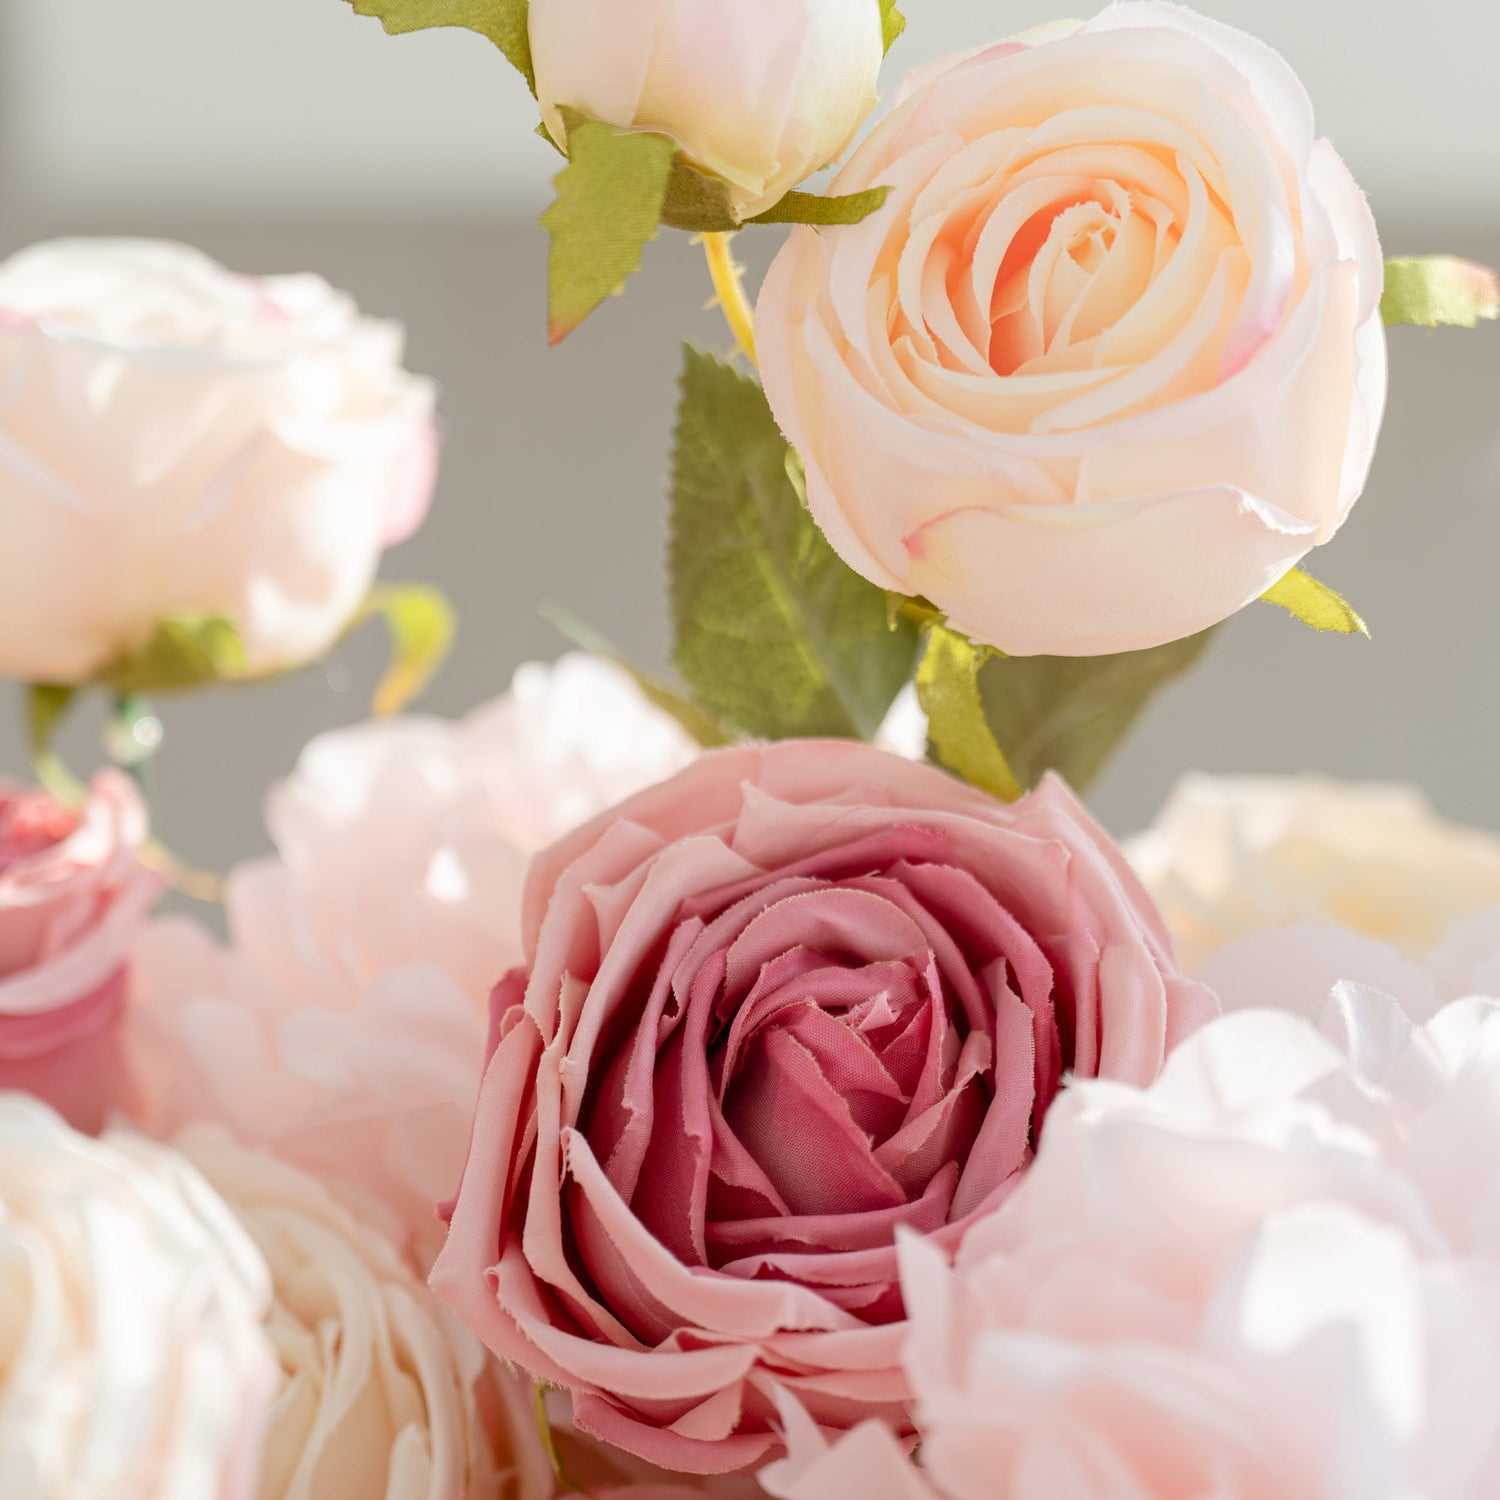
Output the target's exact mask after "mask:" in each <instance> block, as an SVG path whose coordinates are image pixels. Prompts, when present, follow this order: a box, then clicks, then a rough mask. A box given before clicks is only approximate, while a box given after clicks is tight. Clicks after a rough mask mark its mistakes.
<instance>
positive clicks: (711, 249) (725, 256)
mask: <svg viewBox="0 0 1500 1500" xmlns="http://www.w3.org/2000/svg"><path fill="white" fill-rule="evenodd" d="M702 238H703V253H704V255H706V256H707V257H708V274H709V275H710V276H712V277H713V281H714V291H715V292H716V293H717V294H718V303H719V306H720V307H721V308H723V310H724V321H725V322H726V323H728V324H729V331H730V332H731V333H732V334H733V335H734V341H735V343H736V344H738V345H739V347H740V351H741V352H742V353H743V354H744V356H745V358H746V359H748V360H749V361H750V363H751V364H752V365H753V364H755V362H756V360H755V314H754V312H753V311H752V310H751V307H750V299H749V298H748V297H746V296H745V283H744V281H743V280H742V279H741V278H742V277H743V276H744V274H745V268H744V267H743V266H741V265H739V264H737V263H736V261H735V258H734V255H733V253H732V251H731V250H730V241H731V240H732V239H733V238H734V234H733V231H731V232H730V233H728V234H705V235H704V236H703V237H702Z"/></svg>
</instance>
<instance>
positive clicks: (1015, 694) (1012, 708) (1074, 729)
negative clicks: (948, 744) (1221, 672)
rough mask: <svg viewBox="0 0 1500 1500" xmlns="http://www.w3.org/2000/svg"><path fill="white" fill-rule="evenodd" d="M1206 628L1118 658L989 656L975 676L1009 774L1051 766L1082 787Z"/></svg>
mask: <svg viewBox="0 0 1500 1500" xmlns="http://www.w3.org/2000/svg"><path fill="white" fill-rule="evenodd" d="M1212 633H1213V632H1212V631H1204V632H1202V633H1201V634H1199V635H1193V636H1188V637H1187V638H1186V639H1185V640H1180V641H1172V642H1170V643H1169V644H1167V645H1165V646H1156V647H1154V648H1152V649H1151V650H1149V651H1127V652H1124V653H1122V654H1120V655H1117V656H1005V657H1001V656H995V657H992V658H991V659H990V660H989V661H988V662H986V663H985V665H984V668H983V671H982V672H981V673H980V677H979V692H980V696H981V698H982V699H983V702H984V709H985V717H986V719H987V720H988V722H989V726H990V730H991V732H992V733H993V735H994V737H995V743H996V744H998V745H999V746H1000V747H1001V749H1002V750H1003V752H1004V754H1005V759H1006V761H1007V762H1008V763H1009V765H1010V768H1011V770H1012V771H1013V772H1014V773H1015V776H1016V779H1017V780H1018V781H1019V782H1020V783H1021V785H1022V786H1025V787H1033V786H1035V785H1036V784H1037V782H1039V781H1040V780H1041V779H1042V776H1043V774H1044V773H1045V772H1047V771H1057V772H1058V773H1059V774H1061V775H1062V776H1063V777H1064V778H1065V779H1066V780H1067V782H1068V783H1069V784H1070V785H1071V786H1072V787H1073V789H1074V790H1075V791H1079V792H1082V791H1084V790H1085V789H1086V788H1087V787H1088V786H1089V784H1090V783H1091V782H1092V781H1093V780H1094V778H1095V777H1096V776H1097V775H1098V774H1099V772H1100V771H1101V770H1102V769H1103V768H1104V765H1105V763H1106V762H1107V761H1108V759H1109V757H1110V755H1111V754H1112V753H1113V752H1114V750H1115V748H1116V747H1117V746H1118V745H1119V743H1120V741H1121V740H1123V739H1124V737H1125V734H1126V732H1127V731H1128V730H1129V729H1130V727H1131V726H1132V725H1133V724H1134V723H1135V721H1136V719H1137V718H1139V716H1140V714H1141V710H1142V709H1144V708H1145V706H1146V704H1147V703H1148V702H1150V700H1151V698H1152V697H1153V696H1154V695H1155V694H1156V693H1157V692H1158V691H1160V689H1162V688H1163V687H1165V686H1166V685H1167V683H1169V682H1171V681H1172V679H1173V678H1175V677H1179V676H1181V675H1182V673H1184V672H1186V671H1187V670H1188V668H1189V667H1191V666H1192V665H1193V664H1194V662H1196V661H1197V660H1198V658H1199V656H1200V655H1202V653H1203V648H1204V647H1205V646H1206V645H1207V644H1208V640H1209V637H1210V636H1211V635H1212Z"/></svg>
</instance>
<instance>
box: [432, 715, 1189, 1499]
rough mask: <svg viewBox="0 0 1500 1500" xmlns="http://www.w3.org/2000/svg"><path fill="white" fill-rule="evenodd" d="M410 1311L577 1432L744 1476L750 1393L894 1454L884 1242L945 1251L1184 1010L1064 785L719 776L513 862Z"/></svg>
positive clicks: (891, 765)
mask: <svg viewBox="0 0 1500 1500" xmlns="http://www.w3.org/2000/svg"><path fill="white" fill-rule="evenodd" d="M525 922H526V933H525V936H526V953H527V961H528V966H527V969H525V970H518V971H516V972H515V973H513V974H511V975H510V976H508V977H507V978H506V979H505V980H504V981H502V983H501V984H500V985H499V986H498V987H497V989H496V993H495V999H494V1010H493V1020H492V1026H491V1038H490V1040H491V1057H490V1062H489V1067H488V1069H487V1071H486V1073H485V1077H484V1082H483V1085H482V1087H481V1089H480V1093H479V1099H478V1104H477V1108H476V1112H475V1117H474V1128H473V1140H472V1145H471V1147H470V1152H469V1158H468V1162H467V1165H466V1166H465V1168H464V1175H463V1185H462V1187H461V1189H460V1191H459V1195H458V1200H457V1203H456V1205H455V1207H454V1210H453V1216H452V1221H451V1228H450V1232H449V1236H448V1240H447V1243H446V1245H445V1246H444V1249H443V1252H442V1254H441V1255H440V1256H439V1259H438V1262H437V1265H436V1267H435V1268H434V1271H433V1285H434V1286H435V1287H437V1289H438V1290H439V1291H440V1292H441V1294H442V1295H443V1296H444V1298H446V1299H447V1300H448V1301H449V1302H450V1303H451V1305H452V1306H453V1307H454V1308H455V1309H456V1310H457V1311H458V1313H459V1314H460V1316H461V1317H462V1318H463V1319H464V1321H465V1322H466V1323H467V1324H468V1325H469V1326H470V1327H471V1328H472V1329H473V1330H474V1331H475V1332H476V1333H477V1334H478V1335H479V1336H480V1337H481V1338H482V1339H483V1340H484V1342H485V1343H486V1344H488V1345H489V1346H490V1348H492V1349H493V1350H494V1351H495V1352H496V1353H497V1354H499V1355H500V1356H501V1357H502V1358H504V1359H505V1360H507V1361H510V1362H512V1363H514V1364H516V1365H518V1366H520V1367H521V1368H522V1369H525V1370H528V1371H530V1372H531V1373H532V1374H533V1375H535V1376H536V1377H537V1378H539V1379H542V1380H545V1381H547V1382H548V1383H550V1384H555V1385H558V1386H561V1387H563V1388H565V1389H567V1390H569V1391H570V1392H571V1393H572V1395H573V1400H574V1417H575V1420H576V1422H577V1424H578V1426H579V1427H580V1428H581V1429H582V1430H583V1431H584V1432H586V1433H590V1434H592V1435H594V1436H596V1437H599V1438H602V1439H604V1440H606V1441H608V1442H612V1443H615V1444H617V1445H618V1446H620V1447H622V1448H625V1449H627V1450H629V1451H631V1452H633V1453H636V1454H638V1455H640V1456H642V1457H644V1458H646V1459H648V1460H649V1461H651V1462H653V1463H656V1464H659V1465H661V1466H662V1467H664V1468H667V1469H677V1470H683V1471H691V1472H697V1473H730V1472H734V1471H745V1472H748V1471H750V1470H752V1469H753V1468H754V1467H755V1466H756V1465H758V1464H760V1463H762V1462H764V1461H765V1460H766V1459H767V1458H768V1457H770V1456H772V1455H774V1454H775V1453H776V1452H777V1451H778V1450H779V1446H780V1441H781V1439H780V1434H779V1423H778V1420H777V1415H776V1402H777V1393H778V1392H779V1391H780V1390H782V1389H783V1388H785V1389H789V1390H792V1391H795V1392H796V1393H797V1394H798V1396H799V1398H800V1399H801V1400H803V1401H804V1402H805V1403H806V1404H807V1406H808V1407H809V1409H810V1410H811V1411H812V1413H813V1415H814V1417H815V1419H816V1420H817V1421H818V1422H819V1423H820V1424H822V1425H823V1426H825V1427H826V1428H828V1429H830V1430H838V1429H842V1428H847V1427H851V1426H854V1425H855V1424H857V1423H858V1422H859V1421H860V1420H861V1419H862V1418H863V1417H865V1416H868V1415H871V1414H879V1415H881V1416H884V1417H887V1418H889V1419H890V1420H891V1421H892V1422H893V1423H895V1424H896V1425H897V1426H898V1427H899V1428H901V1429H902V1430H903V1431H905V1430H909V1426H908V1424H907V1402H908V1398H909V1395H910V1391H909V1388H908V1385H907V1381H906V1378H905V1375H904V1374H903V1372H902V1370H901V1366H900V1358H899V1355H900V1348H901V1343H902V1340H903V1337H904V1333H905V1317H906V1313H905V1306H904V1302H903V1297H902V1292H901V1287H900V1284H899V1277H898V1273H897V1259H896V1242H897V1236H898V1234H900V1233H902V1232H911V1233H914V1234H918V1235H921V1236H923V1237H927V1238H931V1239H932V1240H933V1241H934V1242H936V1243H939V1244H941V1245H943V1246H945V1247H948V1248H952V1247H954V1246H956V1245H957V1244H958V1243H959V1242H960V1241H961V1240H962V1239H963V1237H964V1235H965V1234H966V1233H968V1232H969V1231H970V1230H971V1229H972V1227H973V1226H974V1225H976V1224H978V1223H981V1222H982V1221H983V1220H984V1218H985V1217H986V1216H987V1215H989V1214H991V1213H993V1212H994V1210H995V1208H996V1207H997V1206H998V1205H999V1204H1000V1203H1002V1202H1003V1201H1004V1200H1005V1198H1006V1197H1007V1195H1008V1194H1010V1193H1011V1192H1012V1191H1013V1190H1014V1189H1015V1188H1016V1185H1017V1184H1018V1183H1019V1182H1021V1181H1022V1180H1023V1179H1024V1176H1025V1173H1026V1170H1027V1167H1028V1165H1029V1163H1030V1161H1031V1156H1032V1151H1033V1149H1034V1145H1035V1142H1036V1140H1037V1139H1038V1136H1039V1135H1040V1133H1041V1132H1042V1130H1043V1129H1044V1120H1045V1118H1046V1117H1047V1112H1048V1110H1049V1109H1051V1108H1053V1107H1054V1105H1055V1101H1056V1099H1057V1098H1058V1097H1059V1090H1060V1087H1061V1084H1062V1080H1063V1077H1064V1075H1067V1074H1073V1075H1076V1076H1080V1077H1090V1076H1095V1075H1104V1076H1109V1077H1117V1078H1126V1079H1131V1080H1133V1081H1135V1082H1138V1083H1143V1084H1144V1083H1148V1082H1150V1080H1151V1079H1152V1078H1154V1077H1155V1076H1156V1074H1157V1072H1158V1070H1159V1069H1160V1067H1161V1065H1162V1061H1163V1058H1164V1057H1165V1056H1166V1055H1167V1053H1168V1052H1169V1051H1170V1049H1171V1048H1172V1047H1173V1046H1174V1045H1175V1044H1176V1043H1177V1042H1178V1041H1179V1040H1180V1039H1181V1038H1182V1037H1183V1036H1185V1035H1187V1034H1188V1033H1189V1032H1190V1031H1191V1030H1192V1029H1193V1028H1194V1027H1195V1026H1197V1025H1199V1024H1201V1023H1202V1021H1203V1020H1205V1019H1206V1018H1207V1017H1208V1016H1210V1015H1212V1014H1214V1012H1215V1009H1216V1007H1215V1005H1214V1001H1213V998H1212V996H1211V995H1209V994H1208V993H1207V992H1206V991H1205V990H1203V989H1202V988H1201V987H1199V986H1197V985H1195V984H1193V983H1192V982H1191V981H1189V980H1186V979H1184V978H1183V977H1182V976H1181V974H1180V972H1179V971H1178V970H1177V967H1176V965H1175V963H1174V961H1173V959H1172V955H1171V950H1170V945H1169V944H1168V942H1167V940H1166V938H1165V934H1164V932H1163V930H1162V928H1161V926H1160V922H1159V919H1158V918H1157V915H1156V913H1155V912H1154V911H1153V910H1152V908H1151V906H1150V904H1149V902H1147V900H1146V899H1145V896H1144V894H1143V892H1142V891H1141V890H1140V888H1139V886H1138V885H1137V884H1136V882H1135V881H1134V879H1133V878H1132V876H1131V874H1130V872H1129V869H1128V867H1127V866H1126V865H1125V863H1124V861H1123V859H1122V858H1121V857H1120V855H1119V853H1118V851H1117V850H1115V849H1114V847H1113V846H1112V845H1111V844H1110V843H1109V841H1108V840H1107V838H1106V837H1105V836H1104V835H1103V833H1102V832H1101V831H1100V830H1099V829H1098V828H1096V827H1095V826H1094V824H1093V823H1092V822H1090V820H1089V818H1088V816H1087V814H1086V813H1085V812H1084V810H1083V809H1082V807H1080V806H1079V804H1078V802H1077V801H1076V800H1075V799H1074V797H1073V796H1072V794H1071V793H1070V792H1069V791H1068V790H1067V788H1066V787H1065V786H1064V785H1063V784H1062V783H1061V782H1060V781H1058V780H1056V779H1048V780H1047V781H1046V782H1044V784H1043V785H1042V786H1041V787H1040V788H1039V789H1038V790H1037V791H1036V792H1034V793H1032V794H1031V795H1030V796H1028V797H1027V798H1025V799H1023V800H1022V801H1020V802H1018V803H1016V804H1014V805H1013V806H1006V805H1004V804H1002V803H999V802H997V801H995V800H994V799H993V798H991V797H988V796H985V795H984V794H983V793H981V792H978V791H976V790H975V789H974V788H972V787H968V786H965V785H963V784H962V783H960V782H958V781H956V780H954V779H952V778H950V777H948V776H947V775H945V774H944V773H942V772H940V771H938V770H936V769H934V768H933V767H931V766H926V765H918V764H913V763H912V762H910V761H907V760H904V759H901V758H900V757H898V756H894V755H890V754H887V753H884V752H881V751H878V750H875V749H872V748H870V747H869V746H865V745H860V744H853V743H848V742H832V741H798V740H790V741H784V742H782V743H780V744H775V745H771V746H769V747H756V746H751V747H745V748H743V749H733V750H723V751H717V752H712V753H710V754H707V755H705V756H703V757H702V758H701V759H700V760H699V761H697V762H696V763H695V764H694V765H692V766H690V767H689V768H688V769H687V770H686V771H684V772H682V773H681V774H679V775H678V776H677V777H675V778H673V779H672V780H671V781H668V782H664V783H663V784H661V785H660V786H656V787H652V788H650V789H649V790H647V791H645V792H643V793H641V794H640V795H639V796H636V797H634V798H632V799H630V800H629V801H627V802H625V803H623V804H621V805H620V806H619V807H617V808H615V809H613V810H611V811H610V812H607V813H605V814H603V815H602V816H601V817H599V818H597V819H596V820H594V821H593V822H592V823H590V824H587V825H585V826H584V827H583V828H581V829H580V830H578V832H576V833H575V834H572V835H571V836H569V837H568V838H566V839H564V840H562V841H561V842H560V843H559V844H558V845H556V846H555V847H554V848H552V849H551V850H549V851H547V852H546V853H544V854H542V855H540V856H538V858H537V860H536V861H535V863H534V864H533V867H532V872H531V875H530V877H529V879H528V883H527V891H526V899H525Z"/></svg>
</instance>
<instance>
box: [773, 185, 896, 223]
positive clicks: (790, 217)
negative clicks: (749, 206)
mask: <svg viewBox="0 0 1500 1500" xmlns="http://www.w3.org/2000/svg"><path fill="white" fill-rule="evenodd" d="M890 196H891V190H890V188H888V187H872V188H866V189H865V190H864V191H863V192H859V193H841V194H839V195H837V196H835V197H832V198H825V197H824V196H823V195H822V194H820V193H787V194H786V195H785V197H783V198H781V199H780V200H779V201H777V202H776V203H774V204H773V205H772V206H771V207H770V208H768V209H767V210H766V211H765V212H764V213H763V214H756V216H755V217H754V218H753V219H751V220H750V223H752V224H858V223H859V221H860V220H861V219H868V218H869V217H870V215H871V214H872V213H874V212H875V210H876V209H877V208H879V207H880V205H881V204H882V203H884V202H885V200H886V199H887V198H889V197H890Z"/></svg>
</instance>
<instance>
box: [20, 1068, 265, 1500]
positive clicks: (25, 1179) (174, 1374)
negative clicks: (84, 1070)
mask: <svg viewBox="0 0 1500 1500" xmlns="http://www.w3.org/2000/svg"><path fill="white" fill-rule="evenodd" d="M268 1298H269V1286H268V1283H267V1279H266V1271H265V1266H264V1263H263V1262H262V1260H261V1257H260V1255H259V1254H258V1253H257V1251H256V1250H255V1247H254V1246H253V1245H252V1244H251V1242H250V1240H249V1239H248V1238H247V1237H246V1236H245V1235H244V1234H243V1232H242V1231H241V1230H240V1228H239V1226H238V1224H237V1223H236V1221H235V1220H234V1218H233V1216H232V1215H231V1214H230V1213H229V1211H228V1210H227V1209H226V1208H225V1206H224V1205H223V1204H222V1203H221V1202H220V1201H219V1200H218V1199H217V1198H216V1197H215V1195H214V1194H213V1193H211V1192H210V1191H209V1190H208V1188H207V1187H206V1186H205V1185H204V1184H203V1182H202V1181H201V1180H200V1179H199V1178H198V1176H197V1174H196V1173H194V1172H193V1171H191V1170H190V1169H189V1168H188V1167H186V1165H185V1164H184V1163H183V1162H182V1161H181V1160H180V1158H178V1157H177V1156H176V1155H175V1153H173V1152H171V1151H169V1150H167V1149H166V1148H165V1147H159V1146H154V1145H152V1144H150V1143H148V1142H145V1141H141V1140H138V1139H135V1138H134V1137H107V1138H105V1139H104V1140H97V1141H96V1140H91V1139H89V1138H88V1137H86V1136H82V1135H78V1134H76V1133H75V1132H74V1131H72V1130H70V1129H69V1128H68V1127H67V1126H66V1125H65V1124H63V1122H62V1121H61V1120H60V1119H59V1118H58V1117H57V1116H56V1115H54V1114H52V1113H51V1112H50V1111H49V1110H47V1109H46V1108H44V1107H43V1106H42V1105H40V1104H38V1103H37V1102H35V1101H34V1100H32V1099H29V1098H27V1097H26V1096H24V1095H21V1094H0V1495H3V1496H4V1497H5V1500H251V1497H253V1496H254V1495H255V1493H256V1491H255V1478H256V1468H257V1463H258V1455H259V1450H260V1442H261V1435H262V1431H263V1428H264V1422H265V1417H266V1412H267V1408H268V1406H269V1402H270V1399H271V1395H272V1391H273V1375H274V1370H273V1365H272V1360H271V1352H270V1349H269V1348H268V1347H267V1345H266V1342H265V1339H264V1337H263V1336H262V1333H261V1328H260V1324H261V1318H262V1315H263V1312H264V1309H265V1307H266V1306H267V1305H268V1303H267V1299H268Z"/></svg>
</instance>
